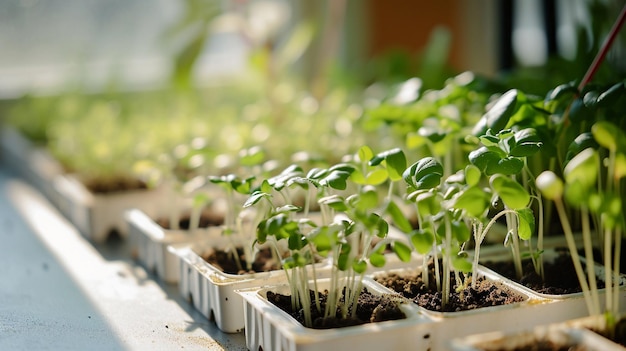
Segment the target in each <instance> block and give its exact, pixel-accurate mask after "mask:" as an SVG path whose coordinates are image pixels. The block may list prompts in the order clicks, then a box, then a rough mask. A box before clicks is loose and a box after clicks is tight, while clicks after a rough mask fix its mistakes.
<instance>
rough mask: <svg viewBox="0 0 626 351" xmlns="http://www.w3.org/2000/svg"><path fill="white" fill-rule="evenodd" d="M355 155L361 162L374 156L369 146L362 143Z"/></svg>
mask: <svg viewBox="0 0 626 351" xmlns="http://www.w3.org/2000/svg"><path fill="white" fill-rule="evenodd" d="M357 155H358V156H359V160H361V162H368V161H369V160H371V159H372V157H374V152H373V151H372V149H371V148H370V147H369V146H367V145H363V146H361V148H360V149H359V151H358V153H357Z"/></svg>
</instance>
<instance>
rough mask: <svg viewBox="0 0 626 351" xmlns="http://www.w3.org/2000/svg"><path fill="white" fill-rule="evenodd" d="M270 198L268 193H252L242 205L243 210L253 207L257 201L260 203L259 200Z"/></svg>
mask: <svg viewBox="0 0 626 351" xmlns="http://www.w3.org/2000/svg"><path fill="white" fill-rule="evenodd" d="M270 197H272V195H270V194H268V193H264V192H261V191H254V192H253V193H252V195H250V197H248V199H247V200H246V202H245V203H244V204H243V208H248V207H250V206H254V205H256V204H257V203H258V202H259V201H261V199H264V198H270Z"/></svg>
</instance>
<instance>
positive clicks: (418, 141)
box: [406, 132, 428, 150]
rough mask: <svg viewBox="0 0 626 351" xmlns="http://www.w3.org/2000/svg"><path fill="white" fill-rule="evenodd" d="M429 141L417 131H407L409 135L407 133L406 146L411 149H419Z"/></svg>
mask: <svg viewBox="0 0 626 351" xmlns="http://www.w3.org/2000/svg"><path fill="white" fill-rule="evenodd" d="M427 142H428V139H427V138H425V137H423V136H421V135H420V134H419V133H417V132H411V133H407V135H406V147H407V148H408V149H409V150H413V149H417V148H419V147H422V146H424V145H426V143H427Z"/></svg>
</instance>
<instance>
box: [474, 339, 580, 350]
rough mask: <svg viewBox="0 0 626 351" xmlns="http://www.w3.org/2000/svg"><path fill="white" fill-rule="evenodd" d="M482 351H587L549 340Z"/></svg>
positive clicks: (576, 346) (578, 346)
mask: <svg viewBox="0 0 626 351" xmlns="http://www.w3.org/2000/svg"><path fill="white" fill-rule="evenodd" d="M483 350H484V351H587V350H588V348H587V347H585V346H583V345H571V344H562V343H554V342H552V341H549V340H537V341H535V342H533V343H531V344H528V345H522V346H518V347H513V348H489V347H486V348H483Z"/></svg>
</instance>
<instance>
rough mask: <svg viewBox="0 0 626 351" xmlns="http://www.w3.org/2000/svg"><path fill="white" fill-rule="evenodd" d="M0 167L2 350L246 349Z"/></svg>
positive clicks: (122, 248) (119, 248)
mask: <svg viewBox="0 0 626 351" xmlns="http://www.w3.org/2000/svg"><path fill="white" fill-rule="evenodd" d="M1 167H2V166H1V165H0V278H1V280H0V350H148V349H149V350H245V349H246V348H245V340H244V336H243V334H224V333H222V332H220V331H219V329H217V327H216V326H215V324H214V323H213V322H211V321H208V320H207V319H206V318H204V317H203V316H202V315H201V314H200V313H199V312H198V311H196V310H195V309H194V308H193V306H192V305H190V304H189V303H188V302H187V301H186V300H184V299H183V298H182V297H181V296H180V295H179V294H178V288H177V286H175V285H167V284H164V283H160V282H158V281H156V280H155V279H154V278H155V277H154V276H153V275H152V274H149V273H147V272H146V271H145V270H144V269H143V268H141V267H140V266H138V265H137V264H135V262H134V261H133V260H132V259H131V258H130V254H129V251H130V249H129V248H128V244H127V243H126V242H125V241H124V240H117V241H113V242H109V243H107V244H104V245H94V244H92V243H90V242H89V241H87V240H85V239H84V238H83V237H82V236H81V235H80V234H79V233H78V231H77V230H76V229H75V228H74V227H73V226H72V225H71V224H70V223H69V222H68V221H67V220H66V219H65V218H64V217H63V216H61V215H60V214H59V213H58V211H56V209H55V208H54V207H52V205H50V203H49V202H48V201H47V200H46V199H45V198H44V197H43V196H42V195H41V194H40V193H38V192H37V191H35V190H34V189H33V188H32V187H30V186H29V185H28V184H26V183H24V182H23V181H21V180H20V179H19V178H16V177H15V176H13V175H12V174H11V171H10V170H9V169H6V166H5V169H2V168H1Z"/></svg>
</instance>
